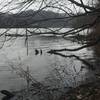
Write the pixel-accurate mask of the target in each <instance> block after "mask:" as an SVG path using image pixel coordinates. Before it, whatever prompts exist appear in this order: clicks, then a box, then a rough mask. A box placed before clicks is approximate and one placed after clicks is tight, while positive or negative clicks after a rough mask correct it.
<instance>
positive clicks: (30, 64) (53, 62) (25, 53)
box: [0, 35, 95, 91]
mask: <svg viewBox="0 0 100 100" xmlns="http://www.w3.org/2000/svg"><path fill="white" fill-rule="evenodd" d="M1 44H2V42H1ZM79 46H81V44H78V43H77V42H72V41H70V40H65V39H63V38H61V37H53V36H43V35H42V36H32V37H29V38H28V50H27V47H26V45H25V37H18V38H13V39H11V40H9V41H6V42H5V44H4V45H3V47H2V48H1V49H0V90H2V89H6V90H11V91H16V90H20V89H23V88H25V86H26V81H25V79H23V78H22V77H21V76H20V75H19V73H18V71H17V69H16V68H22V69H23V70H27V68H29V72H30V74H31V75H32V76H33V78H35V79H36V80H37V81H39V82H43V81H44V82H45V83H46V84H50V85H51V86H56V85H60V84H63V86H67V87H75V86H78V85H79V84H83V83H85V82H86V81H87V80H88V81H91V80H92V79H95V77H94V73H93V71H92V70H91V69H89V68H88V66H86V65H85V64H84V63H82V62H81V61H80V60H77V59H76V58H75V57H62V56H60V55H54V54H49V53H47V51H48V50H50V49H61V48H71V49H72V48H75V47H79ZM36 50H37V51H38V53H37V54H36ZM61 54H63V55H76V56H79V57H80V58H81V59H85V60H87V59H89V58H92V57H93V56H94V55H93V50H92V49H91V48H85V49H83V50H80V51H75V52H62V53H61ZM13 68H15V69H13ZM59 74H60V75H59Z"/></svg>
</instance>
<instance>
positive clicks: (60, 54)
mask: <svg viewBox="0 0 100 100" xmlns="http://www.w3.org/2000/svg"><path fill="white" fill-rule="evenodd" d="M48 53H50V54H54V55H59V56H61V57H64V58H73V57H74V58H76V59H77V60H79V61H81V62H82V63H83V64H85V65H86V66H88V67H89V68H90V69H92V70H94V66H93V65H92V64H90V63H89V62H88V61H86V60H85V59H81V58H80V57H79V56H76V55H65V54H62V53H59V52H56V51H54V52H52V51H51V52H48Z"/></svg>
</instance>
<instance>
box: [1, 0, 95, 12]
mask: <svg viewBox="0 0 100 100" xmlns="http://www.w3.org/2000/svg"><path fill="white" fill-rule="evenodd" d="M36 1H37V2H35V3H33V4H32V5H31V6H29V7H28V5H27V6H26V8H27V7H28V9H33V10H37V9H38V8H39V7H40V5H41V1H42V0H36ZM50 1H51V2H50ZM75 1H77V2H80V0H75ZM91 1H96V0H83V2H84V4H92V2H91ZM20 2H22V0H0V11H1V12H7V11H10V12H13V13H16V12H18V11H19V8H20V9H21V7H22V6H20V7H18V6H19V4H18V3H20ZM48 3H49V5H51V6H52V5H53V6H62V8H66V7H68V8H70V9H71V10H72V11H74V12H77V11H83V10H84V9H82V8H79V7H76V6H73V5H72V4H71V3H70V2H68V0H46V2H45V3H44V4H43V6H45V4H48ZM43 6H42V7H43ZM16 7H18V8H16ZM13 8H14V10H11V9H13ZM26 8H25V7H24V9H22V10H25V9H26ZM68 8H66V10H67V9H68ZM46 10H53V11H57V12H58V9H54V8H52V9H51V8H48V9H46Z"/></svg>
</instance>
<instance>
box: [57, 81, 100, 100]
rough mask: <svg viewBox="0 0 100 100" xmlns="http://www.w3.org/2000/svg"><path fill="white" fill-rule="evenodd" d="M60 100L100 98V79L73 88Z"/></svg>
mask: <svg viewBox="0 0 100 100" xmlns="http://www.w3.org/2000/svg"><path fill="white" fill-rule="evenodd" d="M59 100H100V80H97V81H94V82H91V83H87V84H85V85H80V86H78V87H76V88H73V89H71V90H70V91H68V92H67V93H66V94H64V95H63V96H62V97H61V98H60V99H59Z"/></svg>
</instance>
